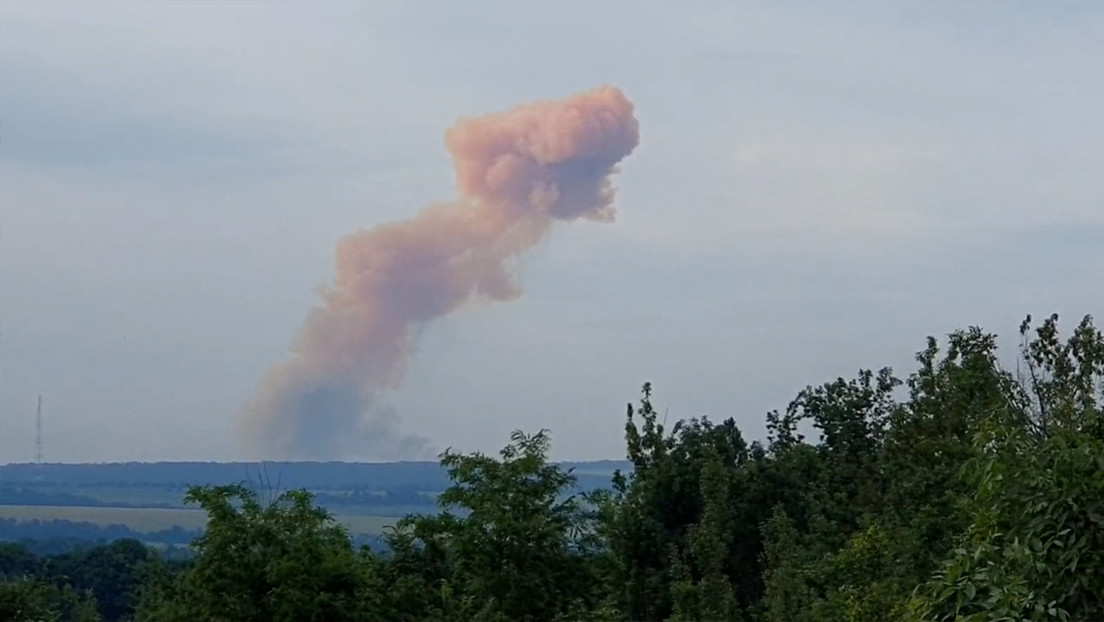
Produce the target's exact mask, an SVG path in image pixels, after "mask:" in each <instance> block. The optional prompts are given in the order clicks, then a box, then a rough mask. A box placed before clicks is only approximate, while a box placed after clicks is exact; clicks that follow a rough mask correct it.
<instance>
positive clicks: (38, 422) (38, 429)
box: [35, 395, 42, 464]
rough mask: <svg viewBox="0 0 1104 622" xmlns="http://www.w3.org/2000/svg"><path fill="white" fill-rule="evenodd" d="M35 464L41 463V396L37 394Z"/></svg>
mask: <svg viewBox="0 0 1104 622" xmlns="http://www.w3.org/2000/svg"><path fill="white" fill-rule="evenodd" d="M35 464H42V396H41V395H39V396H38V412H37V414H35Z"/></svg>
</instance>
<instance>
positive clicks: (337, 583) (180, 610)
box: [140, 485, 372, 622]
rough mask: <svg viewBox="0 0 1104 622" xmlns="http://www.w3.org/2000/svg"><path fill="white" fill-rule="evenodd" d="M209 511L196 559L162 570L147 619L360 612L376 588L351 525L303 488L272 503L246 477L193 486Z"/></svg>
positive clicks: (355, 615) (345, 616)
mask: <svg viewBox="0 0 1104 622" xmlns="http://www.w3.org/2000/svg"><path fill="white" fill-rule="evenodd" d="M186 500H187V501H188V502H189V503H196V504H199V505H200V506H201V507H202V508H203V509H204V510H206V511H207V514H208V523H207V529H206V531H205V532H204V534H203V535H202V536H200V537H199V538H198V539H197V540H196V542H195V544H194V548H195V550H196V558H195V560H194V564H193V565H192V567H191V568H189V569H188V570H187V571H186V572H185V573H184V574H183V575H182V576H180V577H179V578H173V577H166V576H165V575H164V574H161V575H160V577H159V578H160V581H157V579H151V580H153V581H155V583H154V584H153V586H152V589H151V590H149V592H148V593H147V594H146V602H144V603H143V607H142V608H141V609H140V613H141V617H142V619H148V620H158V621H161V620H163V621H166V622H170V621H171V620H197V619H201V620H210V621H212V622H236V621H241V622H246V621H254V620H271V621H274V622H277V621H286V622H291V621H304V620H357V619H364V618H365V617H366V616H367V615H368V613H369V612H366V611H365V610H364V607H365V605H366V603H370V602H371V601H372V595H371V594H369V593H367V592H366V587H367V586H368V585H369V583H368V581H367V580H366V577H365V575H364V572H365V565H364V564H362V563H360V560H359V559H358V556H357V554H356V552H355V551H354V550H353V548H352V544H351V541H350V539H349V536H348V533H347V532H346V531H345V529H344V528H343V527H341V526H340V525H338V524H336V523H335V522H334V520H333V517H332V516H330V514H329V513H328V512H326V511H325V510H323V509H321V508H318V507H315V506H313V505H312V497H311V495H310V494H309V493H307V492H305V491H290V492H286V493H283V494H281V495H279V496H278V497H277V498H276V499H275V500H273V501H272V502H270V503H267V504H265V503H262V502H261V501H260V499H259V498H258V495H257V494H256V493H255V492H254V491H252V490H250V489H248V488H246V487H244V486H241V485H231V486H208V487H194V488H192V489H191V490H190V491H189V492H188V495H187V497H186Z"/></svg>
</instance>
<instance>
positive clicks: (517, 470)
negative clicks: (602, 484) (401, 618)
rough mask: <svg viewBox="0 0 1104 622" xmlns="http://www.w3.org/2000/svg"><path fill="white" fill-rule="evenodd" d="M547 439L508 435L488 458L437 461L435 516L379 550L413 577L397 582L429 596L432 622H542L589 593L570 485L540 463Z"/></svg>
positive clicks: (405, 527) (592, 588) (416, 520)
mask: <svg viewBox="0 0 1104 622" xmlns="http://www.w3.org/2000/svg"><path fill="white" fill-rule="evenodd" d="M548 448H549V437H548V434H547V431H545V430H542V431H540V432H538V433H537V434H534V435H526V434H523V433H521V432H514V433H513V434H512V435H511V442H510V444H509V445H507V446H506V447H505V448H503V449H502V450H501V452H500V455H499V457H498V458H495V457H492V456H487V455H484V454H482V453H478V452H477V453H473V454H469V455H463V454H459V453H455V452H453V451H451V450H449V451H446V452H445V453H444V454H443V455H442V458H441V464H442V465H444V466H445V467H446V468H447V469H448V473H449V478H450V480H451V482H452V484H451V485H450V486H449V487H448V488H447V489H446V490H445V491H444V492H443V493H442V494H441V495H440V497H439V504H440V505H441V508H442V510H443V511H442V513H441V514H439V515H436V516H410V517H407V518H405V519H403V520H402V521H400V522H399V523H398V525H397V526H396V529H395V531H394V533H393V534H392V535H391V536H390V539H389V542H390V544H391V546H392V549H393V551H394V556H393V558H392V560H391V564H392V565H394V566H402V567H405V568H407V569H413V570H414V573H415V575H414V576H415V577H417V578H415V579H409V578H405V577H403V576H401V575H399V576H398V577H395V575H392V577H393V578H397V579H398V580H399V581H400V582H401V581H405V582H406V584H405V586H404V588H405V589H404V591H403V593H404V594H406V593H409V591H410V590H411V589H412V588H417V589H421V590H424V593H425V594H427V595H429V597H428V598H423V599H422V605H421V606H423V607H426V609H425V610H424V615H430V616H432V617H433V618H435V619H480V620H492V619H506V620H519V621H522V620H551V619H553V618H555V617H556V616H557V615H559V614H562V613H564V612H566V611H569V610H571V609H573V608H575V610H576V611H577V610H578V607H579V605H580V603H582V604H584V605H586V608H589V606H591V605H592V604H593V603H594V601H595V600H596V598H597V597H596V594H597V591H598V590H597V586H596V585H595V579H594V577H593V573H592V566H591V564H590V563H589V559H590V556H591V555H592V554H593V551H591V550H590V547H589V546H588V542H589V540H590V538H589V530H588V529H587V528H586V526H585V523H586V520H585V517H586V513H585V511H584V508H583V506H582V500H581V499H580V498H579V497H577V496H576V495H572V494H568V491H569V490H570V488H571V487H572V486H573V484H574V483H575V478H574V476H573V475H572V474H571V473H570V472H568V471H566V470H564V469H562V468H560V467H558V466H556V465H553V464H550V463H549V462H548V459H547V452H548Z"/></svg>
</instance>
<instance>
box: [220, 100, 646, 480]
mask: <svg viewBox="0 0 1104 622" xmlns="http://www.w3.org/2000/svg"><path fill="white" fill-rule="evenodd" d="M445 143H446V147H447V148H448V150H449V152H450V153H451V154H452V156H453V161H454V167H455V171H456V181H457V190H458V194H459V198H458V199H456V200H454V201H452V202H449V203H437V204H433V205H430V206H429V207H426V208H425V209H423V210H422V211H421V212H420V213H419V214H417V215H416V216H415V217H414V218H412V219H410V220H405V221H399V222H393V223H387V224H384V225H380V226H378V227H376V228H374V229H371V230H362V231H358V232H355V233H353V234H350V235H348V236H346V237H344V238H342V239H341V240H339V241H338V244H337V252H336V268H337V274H336V279H335V281H334V282H333V283H332V284H330V285H328V286H327V287H326V288H324V289H323V291H322V293H321V294H322V304H321V305H320V306H318V307H316V308H314V309H313V310H312V311H311V312H310V314H309V315H308V316H307V318H306V320H305V321H304V323H303V326H302V327H301V328H300V331H299V333H298V335H297V337H296V340H295V342H294V344H293V345H292V348H291V354H290V356H289V357H288V358H286V359H284V360H283V361H280V362H279V363H277V364H276V365H274V366H273V367H272V368H271V369H270V370H269V372H268V373H267V375H266V376H265V378H264V379H263V380H262V382H261V384H260V386H259V387H258V389H257V392H256V394H255V395H254V397H253V400H252V401H251V402H250V403H249V405H248V406H247V408H246V409H245V412H244V414H243V417H242V426H241V431H242V434H243V437H244V438H245V440H246V441H248V442H249V444H250V446H251V449H252V450H253V451H254V452H255V453H257V454H258V457H264V458H280V459H337V458H343V459H348V458H353V457H357V458H371V459H398V458H426V457H429V454H432V453H435V452H434V451H433V449H432V448H431V447H430V445H429V442H428V440H427V439H424V438H422V437H420V436H415V435H406V434H402V433H400V432H399V430H398V417H397V415H396V413H395V412H394V411H393V410H392V409H391V408H390V407H389V406H388V405H387V404H386V403H385V402H384V401H382V400H383V397H384V395H385V394H386V392H387V391H389V390H393V389H395V388H397V387H398V386H400V384H401V383H402V380H403V377H404V375H405V371H406V363H407V360H408V357H409V356H410V354H411V351H412V344H413V342H414V340H415V338H416V336H417V333H418V331H419V330H420V329H422V328H424V327H425V326H426V325H427V324H428V323H430V322H432V321H433V320H435V319H437V318H440V317H443V316H445V315H447V314H449V313H451V312H453V311H455V310H456V309H458V308H459V307H461V306H463V305H464V304H466V303H468V302H470V301H472V300H475V299H482V300H488V301H508V300H513V299H515V298H517V297H518V296H520V295H521V289H520V287H519V286H518V284H517V283H516V282H515V281H514V278H513V274H512V272H511V269H510V268H511V265H512V261H513V260H514V259H516V258H517V257H518V255H520V254H521V253H523V252H525V251H526V250H528V249H530V248H532V247H533V246H534V245H536V244H537V243H538V242H540V240H541V239H542V238H543V237H544V236H545V235H546V234H547V233H548V231H549V230H550V228H551V226H552V225H553V224H554V222H555V221H557V220H559V221H568V222H570V221H574V220H579V219H585V220H591V221H597V222H610V221H612V220H613V218H614V214H615V210H614V208H613V198H614V189H613V185H612V181H611V177H612V175H613V174H615V173H617V172H618V171H617V165H618V164H619V163H620V162H621V161H622V160H623V159H624V158H625V157H626V156H628V155H629V154H630V153H632V151H633V150H634V149H635V148H636V146H637V144H638V143H639V127H638V124H637V120H636V118H635V116H634V115H633V106H632V103H631V102H629V101H628V99H626V98H625V96H624V95H623V94H622V93H621V91H619V90H618V89H616V88H614V87H610V86H603V87H599V88H596V89H593V90H591V91H587V92H584V93H579V94H576V95H573V96H571V97H568V98H566V99H563V100H556V101H544V102H536V103H530V104H523V105H519V106H515V107H514V108H511V109H510V110H507V111H505V112H500V113H495V114H490V115H486V116H482V117H472V118H466V119H461V120H460V121H459V122H458V123H457V124H456V125H454V126H453V127H452V128H451V129H449V130H448V132H446V134H445Z"/></svg>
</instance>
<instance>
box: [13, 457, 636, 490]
mask: <svg viewBox="0 0 1104 622" xmlns="http://www.w3.org/2000/svg"><path fill="white" fill-rule="evenodd" d="M559 466H560V467H562V468H565V469H575V470H576V471H578V482H577V483H578V487H579V488H584V489H589V488H604V487H607V486H608V485H609V477H610V475H611V474H612V473H613V471H614V470H615V469H621V470H622V471H627V470H629V469H631V464H630V463H628V462H626V461H622V460H602V461H596V462H564V463H559ZM0 482H2V483H3V484H5V485H12V486H28V485H30V486H33V487H35V488H43V487H48V486H67V487H71V486H80V487H91V486H111V487H130V486H135V487H151V486H156V487H165V488H178V489H180V490H184V489H185V488H187V487H188V486H193V485H204V486H206V485H225V484H235V483H240V482H248V483H251V484H253V485H260V486H265V487H272V488H276V489H282V490H289V489H307V490H386V491H397V490H420V491H424V492H437V491H441V490H444V488H445V487H446V486H448V483H449V479H448V473H447V472H446V470H445V469H444V468H443V467H442V466H441V465H440V464H438V463H436V462H381V463H371V462H122V463H107V464H8V465H0Z"/></svg>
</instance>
